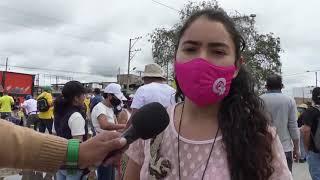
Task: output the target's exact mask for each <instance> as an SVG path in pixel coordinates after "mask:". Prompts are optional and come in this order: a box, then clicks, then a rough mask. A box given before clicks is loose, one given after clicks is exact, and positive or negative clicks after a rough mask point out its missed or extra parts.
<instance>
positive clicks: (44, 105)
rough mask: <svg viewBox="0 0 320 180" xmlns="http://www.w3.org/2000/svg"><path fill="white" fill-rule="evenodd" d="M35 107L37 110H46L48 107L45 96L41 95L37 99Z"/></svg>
mask: <svg viewBox="0 0 320 180" xmlns="http://www.w3.org/2000/svg"><path fill="white" fill-rule="evenodd" d="M37 109H38V111H39V112H47V111H48V110H49V109H50V106H49V103H48V101H47V99H46V98H44V97H42V98H39V99H38V100H37Z"/></svg>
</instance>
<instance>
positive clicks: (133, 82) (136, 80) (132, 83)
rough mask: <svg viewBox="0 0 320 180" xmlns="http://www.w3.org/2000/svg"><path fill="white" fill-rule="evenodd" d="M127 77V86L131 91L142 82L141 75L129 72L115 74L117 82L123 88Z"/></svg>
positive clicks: (125, 85)
mask: <svg viewBox="0 0 320 180" xmlns="http://www.w3.org/2000/svg"><path fill="white" fill-rule="evenodd" d="M128 79H129V87H130V89H131V90H133V91H134V90H136V89H137V88H138V87H140V86H141V85H142V84H143V81H142V79H141V77H140V76H137V75H134V74H130V75H129V76H128V74H119V75H118V76H117V82H118V84H120V85H121V87H122V88H124V89H125V88H126V87H127V83H128Z"/></svg>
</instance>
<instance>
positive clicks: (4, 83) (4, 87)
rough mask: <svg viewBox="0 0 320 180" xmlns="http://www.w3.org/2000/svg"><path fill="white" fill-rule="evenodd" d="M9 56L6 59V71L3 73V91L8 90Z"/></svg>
mask: <svg viewBox="0 0 320 180" xmlns="http://www.w3.org/2000/svg"><path fill="white" fill-rule="evenodd" d="M8 60H9V59H8V57H7V59H6V69H5V71H4V72H3V73H2V88H3V91H5V90H6V74H7V71H8Z"/></svg>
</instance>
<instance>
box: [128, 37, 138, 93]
mask: <svg viewBox="0 0 320 180" xmlns="http://www.w3.org/2000/svg"><path fill="white" fill-rule="evenodd" d="M141 38H142V37H141V36H140V37H136V38H133V39H131V38H130V39H129V52H128V74H127V92H128V91H129V85H130V63H131V60H132V59H133V58H134V56H135V55H136V53H137V52H139V51H141V49H134V50H133V47H134V45H135V44H136V42H137V41H138V40H139V39H141ZM132 53H134V54H132Z"/></svg>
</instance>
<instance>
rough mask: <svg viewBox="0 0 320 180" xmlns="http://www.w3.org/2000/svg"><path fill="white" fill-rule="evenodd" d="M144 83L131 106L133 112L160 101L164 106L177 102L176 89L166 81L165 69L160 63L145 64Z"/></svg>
mask: <svg viewBox="0 0 320 180" xmlns="http://www.w3.org/2000/svg"><path fill="white" fill-rule="evenodd" d="M142 80H143V81H144V85H143V86H141V87H140V88H138V90H137V92H136V93H135V95H134V98H133V101H132V104H131V108H132V109H133V113H134V112H135V111H137V109H139V108H141V107H142V106H144V105H146V104H149V103H152V102H158V103H160V104H162V105H163V106H164V107H168V106H170V105H172V104H174V103H175V101H174V95H175V92H176V91H175V89H173V88H172V87H171V86H169V85H168V84H166V83H164V81H165V77H164V71H163V69H162V68H161V67H160V66H159V65H158V64H154V63H152V64H148V65H146V66H145V70H144V74H143V77H142Z"/></svg>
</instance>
